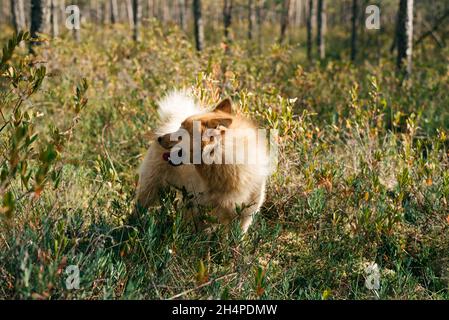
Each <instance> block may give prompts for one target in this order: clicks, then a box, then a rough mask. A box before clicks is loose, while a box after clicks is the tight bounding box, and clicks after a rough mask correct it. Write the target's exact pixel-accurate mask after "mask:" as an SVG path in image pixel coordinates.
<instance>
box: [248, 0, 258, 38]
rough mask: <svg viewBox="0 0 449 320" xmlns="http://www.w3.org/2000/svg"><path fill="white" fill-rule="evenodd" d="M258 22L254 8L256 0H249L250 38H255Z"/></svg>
mask: <svg viewBox="0 0 449 320" xmlns="http://www.w3.org/2000/svg"><path fill="white" fill-rule="evenodd" d="M255 24H256V14H255V10H254V0H248V39H249V40H252V39H253V34H254V25H255Z"/></svg>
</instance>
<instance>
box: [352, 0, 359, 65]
mask: <svg viewBox="0 0 449 320" xmlns="http://www.w3.org/2000/svg"><path fill="white" fill-rule="evenodd" d="M358 21H359V0H352V35H351V61H353V62H354V61H355V60H356V59H357V27H358V26H357V25H358Z"/></svg>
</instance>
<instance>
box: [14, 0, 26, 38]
mask: <svg viewBox="0 0 449 320" xmlns="http://www.w3.org/2000/svg"><path fill="white" fill-rule="evenodd" d="M10 3H11V17H12V23H13V26H14V30H15V31H16V33H18V32H19V31H21V30H25V29H26V21H25V7H24V5H23V0H11V1H10Z"/></svg>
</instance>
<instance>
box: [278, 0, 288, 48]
mask: <svg viewBox="0 0 449 320" xmlns="http://www.w3.org/2000/svg"><path fill="white" fill-rule="evenodd" d="M289 17H290V0H283V1H282V13H281V36H280V37H279V43H284V40H285V34H286V33H287V28H288V22H289V20H290V19H289Z"/></svg>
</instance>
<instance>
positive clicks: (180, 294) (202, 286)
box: [168, 272, 237, 300]
mask: <svg viewBox="0 0 449 320" xmlns="http://www.w3.org/2000/svg"><path fill="white" fill-rule="evenodd" d="M236 275H237V272H234V273H230V274H227V275H224V276H221V277H218V278H216V279H212V280H210V281H208V282H205V283H203V284H202V285H199V286H198V287H195V288H193V289H189V290H186V291H183V292H181V293H178V294H176V295H174V296H173V297H171V298H168V300H173V299H176V298H179V297H182V296H184V295H186V294H189V293H190V292H193V291H196V290H199V289H201V288H204V287H207V286H209V285H211V284H213V283H215V282H216V281H220V280H223V279H226V278H231V277H235V276H236Z"/></svg>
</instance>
